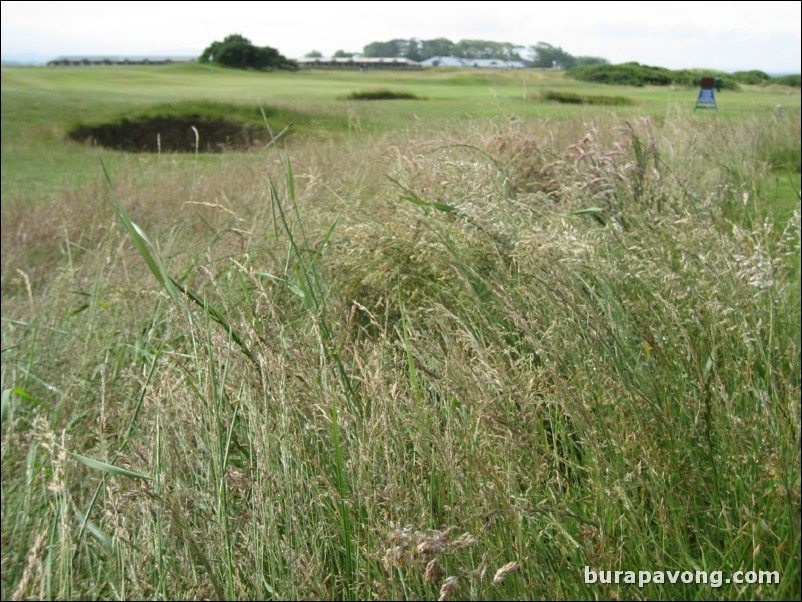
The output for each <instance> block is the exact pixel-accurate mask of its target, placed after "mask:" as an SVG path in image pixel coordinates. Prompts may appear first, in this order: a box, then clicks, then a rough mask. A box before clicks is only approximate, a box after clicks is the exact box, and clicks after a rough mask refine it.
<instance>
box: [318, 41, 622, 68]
mask: <svg viewBox="0 0 802 602" xmlns="http://www.w3.org/2000/svg"><path fill="white" fill-rule="evenodd" d="M355 54H361V55H362V56H366V57H376V58H378V57H385V58H408V59H410V60H413V61H425V60H426V59H430V58H433V57H436V56H453V57H461V58H466V59H501V60H505V61H521V62H523V63H525V64H526V65H528V66H530V67H540V68H542V69H570V68H571V67H576V66H581V65H603V64H606V63H607V60H605V59H603V58H601V57H597V56H574V55H572V54H570V53H569V52H566V51H565V50H563V49H562V48H560V47H559V46H552V45H551V44H547V43H545V42H538V43H537V44H535V45H534V46H518V45H516V44H510V43H509V42H492V41H490V40H460V41H459V42H452V41H451V40H449V39H447V38H434V39H432V40H419V39H417V38H409V39H404V38H397V39H395V40H389V41H387V42H371V43H370V44H368V45H367V46H365V48H364V49H363V50H362V52H361V53H354V52H346V51H344V50H338V51H337V52H336V53H335V54H334V56H335V57H338V56H353V55H355ZM307 56H308V57H319V56H321V53H320V52H318V51H312V52H310V53H309V54H307Z"/></svg>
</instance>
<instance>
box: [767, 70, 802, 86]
mask: <svg viewBox="0 0 802 602" xmlns="http://www.w3.org/2000/svg"><path fill="white" fill-rule="evenodd" d="M771 83H772V84H777V85H778V86H793V87H794V88H799V87H800V86H802V79H800V75H799V73H796V74H793V75H781V76H780V77H774V78H772V80H771Z"/></svg>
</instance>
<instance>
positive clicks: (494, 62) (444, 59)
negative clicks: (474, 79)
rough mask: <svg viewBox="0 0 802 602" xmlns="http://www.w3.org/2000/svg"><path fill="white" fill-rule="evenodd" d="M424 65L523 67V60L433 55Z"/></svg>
mask: <svg viewBox="0 0 802 602" xmlns="http://www.w3.org/2000/svg"><path fill="white" fill-rule="evenodd" d="M421 65H423V66H424V67H473V68H475V69H523V68H524V67H526V65H525V64H524V63H523V62H522V61H505V60H502V59H464V58H460V57H457V56H433V57H432V58H430V59H426V60H425V61H422V62H421Z"/></svg>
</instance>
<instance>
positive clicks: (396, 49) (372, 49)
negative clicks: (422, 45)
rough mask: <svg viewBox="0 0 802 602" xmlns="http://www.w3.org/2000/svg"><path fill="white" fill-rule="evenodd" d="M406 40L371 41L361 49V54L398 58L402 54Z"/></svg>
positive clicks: (372, 56) (373, 56)
mask: <svg viewBox="0 0 802 602" xmlns="http://www.w3.org/2000/svg"><path fill="white" fill-rule="evenodd" d="M405 47H406V40H390V41H389V42H371V43H370V44H368V45H367V46H365V47H364V48H363V49H362V54H363V55H365V56H367V57H371V58H398V57H401V56H404V50H405Z"/></svg>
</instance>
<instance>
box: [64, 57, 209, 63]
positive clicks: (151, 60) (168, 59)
mask: <svg viewBox="0 0 802 602" xmlns="http://www.w3.org/2000/svg"><path fill="white" fill-rule="evenodd" d="M195 60H197V57H194V56H161V55H156V56H112V55H69V56H60V57H57V58H55V59H53V60H52V61H49V63H48V64H59V63H73V64H79V63H83V64H93V65H103V64H113V65H125V64H128V63H138V64H145V63H189V62H191V61H195Z"/></svg>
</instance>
